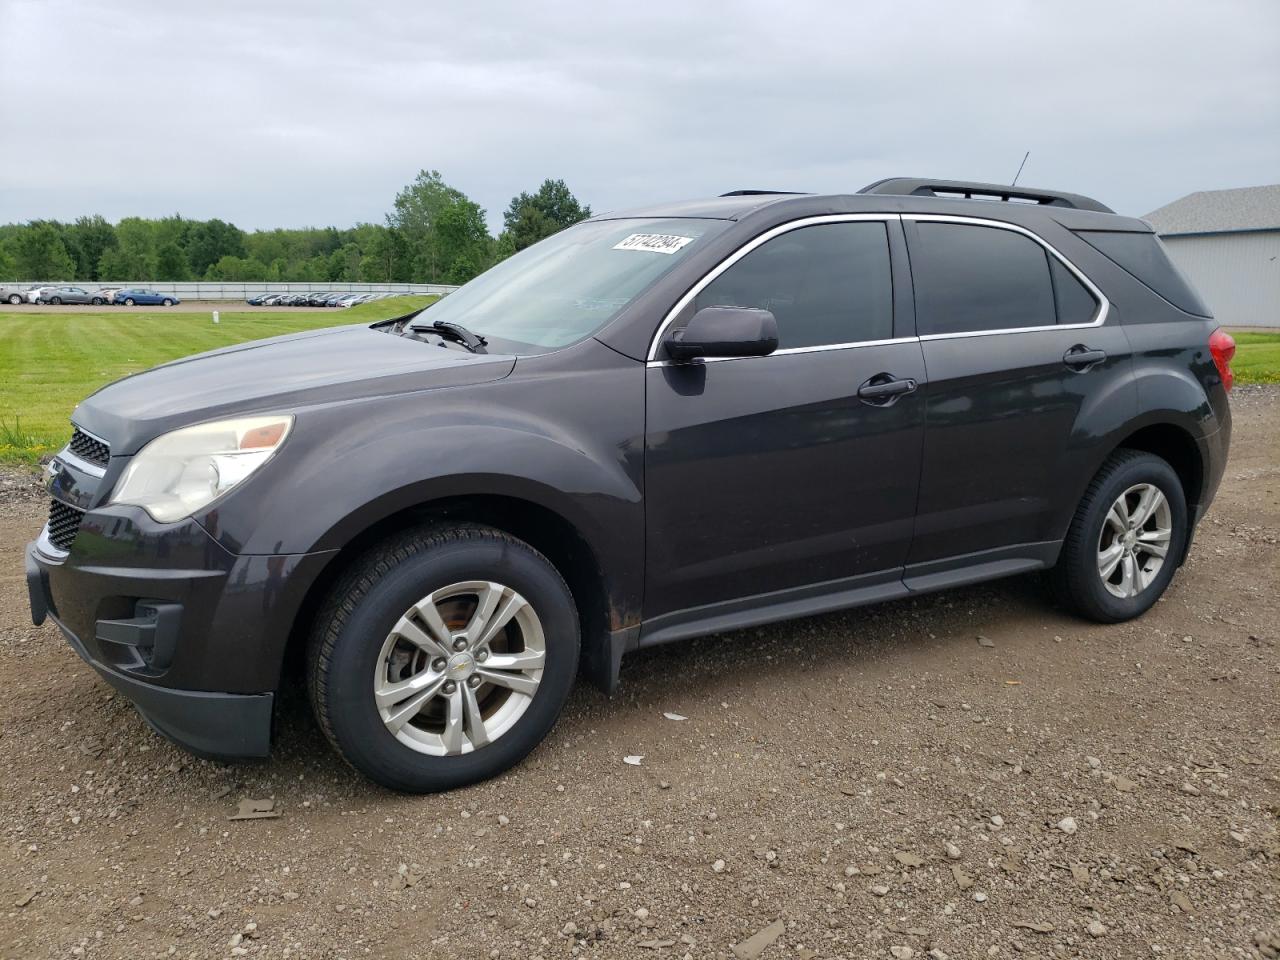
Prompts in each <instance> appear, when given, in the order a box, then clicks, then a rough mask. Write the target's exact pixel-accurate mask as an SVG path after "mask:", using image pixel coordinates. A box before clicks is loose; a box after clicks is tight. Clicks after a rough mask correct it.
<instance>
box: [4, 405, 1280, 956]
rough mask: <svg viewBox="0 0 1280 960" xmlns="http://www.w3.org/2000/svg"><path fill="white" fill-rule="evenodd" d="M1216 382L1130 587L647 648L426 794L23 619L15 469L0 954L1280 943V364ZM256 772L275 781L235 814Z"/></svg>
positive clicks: (902, 952)
mask: <svg viewBox="0 0 1280 960" xmlns="http://www.w3.org/2000/svg"><path fill="white" fill-rule="evenodd" d="M1233 399H1234V407H1235V414H1236V433H1235V444H1234V451H1233V456H1232V461H1231V464H1230V465H1229V466H1228V469H1227V476H1226V479H1225V481H1224V484H1223V487H1222V490H1221V491H1220V493H1219V496H1218V501H1217V503H1216V504H1215V506H1214V508H1213V510H1212V512H1211V513H1210V515H1209V517H1208V519H1207V520H1206V521H1205V523H1204V524H1203V525H1202V527H1201V530H1200V534H1199V536H1198V538H1197V542H1196V545H1195V549H1194V551H1193V553H1192V556H1191V559H1190V560H1189V562H1188V563H1187V565H1186V567H1185V568H1184V569H1183V570H1182V571H1181V572H1180V573H1179V575H1178V577H1177V578H1176V579H1175V581H1174V584H1173V586H1172V588H1171V589H1170V591H1169V593H1168V594H1167V595H1166V597H1165V599H1164V600H1162V601H1161V603H1160V604H1158V605H1157V607H1156V608H1155V609H1154V610H1152V611H1151V613H1149V614H1148V615H1147V616H1146V617H1145V618H1143V619H1142V620H1140V621H1138V622H1136V623H1131V624H1122V625H1118V626H1112V627H1101V626H1097V625H1093V624H1089V623H1083V622H1080V621H1078V620H1073V619H1070V618H1069V617H1066V616H1064V615H1063V614H1062V613H1061V612H1059V611H1056V610H1055V609H1053V608H1052V607H1050V606H1048V604H1047V602H1046V600H1045V596H1044V589H1043V586H1042V584H1041V582H1040V581H1039V580H1038V579H1037V578H1034V577H1028V578H1020V579H1015V580H1009V581H1005V582H1001V583H998V584H992V585H988V586H984V587H979V588H973V589H966V590H961V591H958V592H953V593H949V594H942V595H937V596H931V597H926V598H920V599H916V600H909V601H901V602H897V603H893V604H890V605H887V606H883V607H878V608H870V609H863V610H860V611H854V612H850V613H845V614H836V615H831V616H825V617H820V618H816V619H810V620H804V621H800V622H796V623H790V624H784V625H779V626H774V627H769V628H765V629H759V630H749V631H744V632H742V633H738V634H733V635H727V636H722V637H712V638H707V639H704V640H699V641H695V642H692V643H687V644H681V645H677V646H673V647H670V648H664V649H660V650H656V651H652V652H648V653H644V654H640V655H637V656H635V657H634V658H630V659H629V660H628V662H627V663H626V664H625V666H624V670H623V688H622V692H621V694H620V695H619V696H618V697H617V698H616V699H614V700H612V701H608V700H606V699H605V698H603V697H602V696H601V695H599V694H598V693H596V692H595V691H593V690H591V689H590V688H587V687H581V688H580V689H578V690H577V691H576V692H575V694H574V695H573V696H572V697H571V699H570V703H569V706H568V708H567V710H566V713H565V715H564V717H563V718H562V719H561V721H560V723H559V725H558V726H557V728H556V729H555V731H554V732H553V733H552V735H551V737H550V739H549V740H548V742H547V743H546V744H544V745H543V746H542V747H541V748H540V749H538V750H537V751H536V752H535V753H534V755H533V756H532V757H530V758H529V760H528V761H526V762H525V763H524V764H523V765H522V766H520V767H519V768H518V769H516V770H515V771H513V772H511V773H510V774H508V775H507V776H504V777H502V778H500V779H498V780H496V781H493V782H490V783H487V784H482V785H480V786H476V787H472V788H468V789H465V790H459V791H456V792H454V793H451V794H447V795H443V796H433V797H422V798H413V797H403V796H397V795H393V794H389V793H386V792H384V791H382V790H379V789H377V788H374V787H372V786H370V785H368V784H366V783H364V782H362V781H360V780H358V779H357V778H356V777H355V775H354V774H352V773H351V772H350V771H349V770H347V769H346V768H345V767H344V766H343V765H342V764H341V763H340V762H339V761H337V760H336V759H335V758H334V757H333V755H332V754H331V753H330V752H329V750H328V749H327V747H326V745H325V743H324V741H323V740H322V738H321V737H320V736H319V734H318V733H317V732H316V730H315V728H314V726H313V725H312V723H311V721H310V717H309V715H308V713H307V708H306V704H305V701H304V700H303V699H302V698H301V696H299V695H298V694H296V693H294V694H293V695H291V696H287V697H286V698H285V702H284V703H283V705H282V717H281V730H280V736H279V741H278V747H277V750H276V753H275V756H274V758H273V759H272V760H271V761H270V762H269V763H264V764H258V765H241V766H226V765H222V764H217V763H211V762H207V761H202V760H196V759H193V758H192V757H190V756H188V755H186V754H184V753H182V752H181V751H179V750H177V749H175V748H174V747H172V746H170V745H169V744H168V743H166V742H165V741H163V740H161V739H160V738H159V737H157V736H156V735H154V734H153V733H151V732H150V731H149V730H148V729H147V728H146V727H145V726H144V725H143V723H142V722H141V721H140V720H139V719H138V718H137V716H136V715H135V713H134V712H133V710H132V709H131V708H130V707H129V705H128V704H127V703H126V702H124V701H123V700H122V699H121V698H119V697H116V696H114V695H113V694H112V693H111V691H110V690H109V689H108V688H107V687H106V686H105V685H104V684H103V683H101V682H100V681H99V680H98V679H97V678H96V677H95V676H94V675H93V674H92V672H91V671H90V670H89V669H88V668H87V667H85V666H84V665H83V664H82V663H81V662H80V661H79V660H77V659H76V657H75V656H74V655H73V654H72V653H71V651H70V650H69V649H68V648H67V647H66V646H65V645H64V644H63V643H62V642H61V641H60V639H59V637H58V635H57V632H56V630H55V629H54V628H52V627H51V626H48V625H46V626H45V627H42V628H39V629H37V628H34V627H32V626H31V624H30V622H29V620H28V618H27V605H26V597H25V588H24V584H23V580H22V577H21V575H20V572H19V571H20V569H21V564H20V550H21V546H22V543H23V542H24V541H25V540H27V539H28V538H30V537H32V536H34V535H35V533H36V532H37V530H38V528H39V526H40V522H41V514H42V511H43V508H44V503H43V500H42V498H41V497H40V495H39V490H38V488H33V487H32V485H31V484H30V483H29V482H28V481H26V480H23V479H15V478H13V477H9V478H7V479H6V480H5V481H4V483H3V484H2V485H0V496H2V497H3V500H0V571H4V574H3V576H2V577H0V676H3V678H4V694H5V695H4V698H3V701H2V702H0V764H3V767H2V768H0V777H3V782H4V789H3V791H2V792H0V822H2V823H3V831H4V834H3V836H4V839H3V846H2V848H0V897H3V902H0V955H3V956H5V957H13V958H24V960H25V958H39V957H66V956H68V955H74V956H88V957H129V958H140V957H153V956H159V957H164V956H171V955H173V956H179V957H188V956H189V957H230V956H250V957H316V958H320V957H325V958H328V957H346V958H352V960H355V958H360V957H424V958H425V957H430V958H436V957H466V958H474V957H480V958H483V957H502V958H531V957H543V958H547V960H550V958H558V957H570V956H582V957H605V958H614V957H622V958H627V957H641V958H663V957H674V958H679V957H685V956H689V957H693V958H704V957H706V958H710V957H716V958H726V960H734V958H745V957H754V956H757V955H759V956H762V957H763V960H784V958H809V957H816V958H835V957H850V958H854V957H856V958H862V957H871V958H876V957H883V958H898V960H902V958H911V957H915V958H918V960H924V958H926V957H934V958H941V957H952V958H957V960H959V958H979V957H1015V956H1019V955H1025V956H1029V957H1097V958H1115V957H1126V958H1127V957H1150V956H1153V955H1154V956H1166V957H1196V958H1201V957H1212V958H1217V957H1258V956H1262V957H1275V956H1277V953H1278V952H1280V838H1278V833H1277V830H1278V827H1280V735H1278V733H1277V720H1278V719H1280V697H1277V694H1276V690H1277V681H1278V680H1280V650H1278V649H1277V640H1278V639H1280V627H1278V626H1277V624H1278V623H1280V603H1278V602H1277V599H1278V598H1277V592H1278V591H1277V585H1280V543H1278V538H1280V391H1277V390H1267V389H1261V388H1239V389H1237V391H1236V392H1235V394H1234V395H1233ZM667 712H670V713H675V714H678V715H682V716H683V717H686V718H687V719H668V718H667V717H666V716H664V713H667ZM626 755H639V756H642V757H643V760H642V761H641V763H640V765H639V766H632V765H628V764H624V763H623V757H624V756H626ZM246 798H251V799H263V800H265V799H272V800H274V803H275V812H278V813H279V814H280V815H279V817H277V818H274V819H258V820H230V819H228V817H229V816H230V815H231V814H233V813H234V812H235V811H236V809H237V803H238V802H239V801H240V800H243V799H246Z"/></svg>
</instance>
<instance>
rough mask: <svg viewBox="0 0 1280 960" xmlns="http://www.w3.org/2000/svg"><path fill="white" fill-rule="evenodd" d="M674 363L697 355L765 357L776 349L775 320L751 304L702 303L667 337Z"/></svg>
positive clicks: (690, 359) (688, 361)
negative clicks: (747, 305) (703, 305)
mask: <svg viewBox="0 0 1280 960" xmlns="http://www.w3.org/2000/svg"><path fill="white" fill-rule="evenodd" d="M666 348H667V356H669V357H670V358H671V359H672V360H674V361H675V362H676V363H690V362H692V361H694V360H697V359H699V358H700V357H765V356H768V355H769V354H771V353H773V351H775V350H777V349H778V321H777V320H775V319H774V316H773V314H772V313H770V312H769V311H768V310H757V309H755V308H753V307H703V308H702V309H701V310H699V311H698V312H697V313H695V314H694V315H693V318H692V319H691V320H690V321H689V323H688V324H687V325H686V326H685V327H684V328H683V329H680V330H677V331H675V333H672V334H671V335H669V336H668V337H667V340H666Z"/></svg>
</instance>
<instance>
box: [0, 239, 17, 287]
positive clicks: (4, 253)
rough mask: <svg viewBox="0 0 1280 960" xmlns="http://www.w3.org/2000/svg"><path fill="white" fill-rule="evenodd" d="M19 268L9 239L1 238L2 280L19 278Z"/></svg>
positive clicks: (0, 268) (0, 269) (0, 276)
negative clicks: (11, 250)
mask: <svg viewBox="0 0 1280 960" xmlns="http://www.w3.org/2000/svg"><path fill="white" fill-rule="evenodd" d="M18 279H21V278H20V277H19V276H18V268H17V265H16V263H15V262H14V259H13V254H12V253H10V252H9V244H8V242H7V241H4V240H3V239H0V280H18Z"/></svg>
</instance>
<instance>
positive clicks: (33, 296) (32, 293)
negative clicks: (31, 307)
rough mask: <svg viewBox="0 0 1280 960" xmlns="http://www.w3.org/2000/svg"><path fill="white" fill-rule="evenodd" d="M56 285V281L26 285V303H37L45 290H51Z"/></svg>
mask: <svg viewBox="0 0 1280 960" xmlns="http://www.w3.org/2000/svg"><path fill="white" fill-rule="evenodd" d="M57 286H58V284H56V283H46V284H37V285H36V286H34V287H27V303H39V302H40V297H41V296H42V295H43V294H44V292H45V291H46V290H53V289H54V288H56V287H57Z"/></svg>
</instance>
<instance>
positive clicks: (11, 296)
mask: <svg viewBox="0 0 1280 960" xmlns="http://www.w3.org/2000/svg"><path fill="white" fill-rule="evenodd" d="M26 302H27V288H24V287H14V286H10V285H8V284H0V303H10V304H13V305H14V306H15V307H16V306H17V305H18V304H20V303H26Z"/></svg>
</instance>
